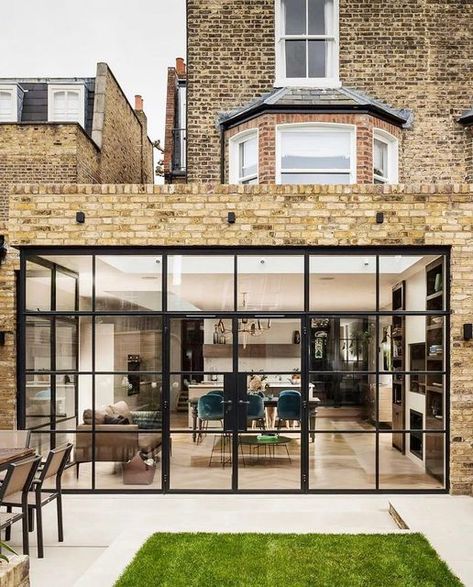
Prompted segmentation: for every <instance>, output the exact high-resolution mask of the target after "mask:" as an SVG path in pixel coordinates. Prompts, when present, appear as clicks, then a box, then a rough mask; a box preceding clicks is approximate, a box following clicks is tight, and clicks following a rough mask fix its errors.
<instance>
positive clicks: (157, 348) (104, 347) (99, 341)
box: [95, 315, 162, 371]
mask: <svg viewBox="0 0 473 587" xmlns="http://www.w3.org/2000/svg"><path fill="white" fill-rule="evenodd" d="M161 367H162V319H161V318H157V317H154V316H133V315H130V316H100V317H99V316H97V317H96V318H95V369H96V370H97V371H160V370H161Z"/></svg>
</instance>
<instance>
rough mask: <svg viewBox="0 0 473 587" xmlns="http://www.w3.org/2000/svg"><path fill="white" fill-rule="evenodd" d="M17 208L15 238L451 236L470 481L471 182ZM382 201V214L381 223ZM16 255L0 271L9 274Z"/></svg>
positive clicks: (95, 195) (470, 480) (439, 241)
mask: <svg viewBox="0 0 473 587" xmlns="http://www.w3.org/2000/svg"><path fill="white" fill-rule="evenodd" d="M78 209H81V210H83V211H84V212H85V214H86V223H85V224H83V225H78V224H76V222H75V212H76V211H77V210H78ZM10 210H11V218H10V223H9V239H10V244H11V245H12V246H22V245H23V246H30V245H39V246H86V245H87V246H109V245H113V246H145V245H154V246H166V245H186V246H216V245H218V246H229V245H239V246H247V245H257V246H275V245H283V246H289V247H290V246H301V245H318V246H341V247H343V246H355V245H356V246H371V245H374V246H379V245H392V246H410V245H436V246H437V245H438V246H440V245H444V246H451V251H452V266H451V305H452V311H453V314H452V331H451V434H450V435H451V439H452V443H451V487H452V492H454V493H464V494H469V493H470V492H471V486H472V484H473V388H472V385H471V382H472V381H473V361H472V360H471V358H472V352H473V342H471V341H470V342H466V341H464V340H463V336H462V325H463V323H465V322H473V239H472V223H473V185H466V184H456V185H409V186H407V185H399V186H374V185H353V186H273V185H265V186H229V185H223V186H222V185H209V184H191V185H185V186H152V185H103V186H99V185H73V184H70V185H62V186H61V185H36V186H17V187H15V188H14V193H13V194H12V196H11V208H10ZM230 210H233V211H235V213H236V223H235V224H234V225H228V224H227V221H226V217H227V212H228V211H230ZM379 211H382V212H384V214H385V222H384V224H376V219H375V216H376V213H377V212H379ZM11 263H12V261H10V264H9V265H6V266H2V268H1V271H0V275H1V276H2V279H4V280H6V281H7V282H8V280H10V283H12V284H13V283H14V281H13V280H14V278H13V276H12V273H13V271H12V270H13V266H12V264H11ZM13 304H14V295H13V291H12V292H11V297H8V296H7V297H6V299H5V301H4V304H2V312H3V316H2V323H3V324H8V325H9V329H10V330H11V329H12V328H14V326H13V324H14V317H15V313H14V305H13ZM12 345H13V343H12V337H10V336H9V337H7V346H6V347H3V348H0V364H1V365H2V367H3V370H2V372H4V373H6V375H5V376H4V377H3V378H2V380H1V381H0V399H1V400H2V403H1V405H2V412H3V414H2V416H1V419H0V424H1V425H5V424H6V423H8V422H11V421H13V419H14V414H12V413H10V412H8V411H9V410H11V409H12V408H13V405H14V395H13V392H14V389H15V380H14V373H15V364H14V353H13V352H12V349H13V347H12ZM5 411H7V413H5Z"/></svg>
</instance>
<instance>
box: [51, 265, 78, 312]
mask: <svg viewBox="0 0 473 587" xmlns="http://www.w3.org/2000/svg"><path fill="white" fill-rule="evenodd" d="M76 286H77V279H76V278H75V277H72V276H70V275H66V274H65V273H61V272H60V271H57V272H56V310H58V311H60V312H67V311H76V310H78V309H79V308H77V307H76Z"/></svg>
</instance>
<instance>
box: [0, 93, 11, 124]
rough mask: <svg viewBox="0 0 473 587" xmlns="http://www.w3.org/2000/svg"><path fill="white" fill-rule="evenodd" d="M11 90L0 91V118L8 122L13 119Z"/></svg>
mask: <svg viewBox="0 0 473 587" xmlns="http://www.w3.org/2000/svg"><path fill="white" fill-rule="evenodd" d="M12 110H13V109H12V92H10V91H9V92H0V120H1V121H2V122H3V121H6V122H8V121H9V120H13V119H14V112H13V111H12Z"/></svg>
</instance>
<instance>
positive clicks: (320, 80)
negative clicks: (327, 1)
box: [274, 0, 342, 88]
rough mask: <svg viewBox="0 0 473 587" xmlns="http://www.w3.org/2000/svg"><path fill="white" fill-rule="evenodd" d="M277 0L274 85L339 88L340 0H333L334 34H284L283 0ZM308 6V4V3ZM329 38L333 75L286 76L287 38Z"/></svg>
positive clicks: (302, 39)
mask: <svg viewBox="0 0 473 587" xmlns="http://www.w3.org/2000/svg"><path fill="white" fill-rule="evenodd" d="M274 1H275V19H274V30H275V54H276V79H275V82H274V86H275V87H276V88H281V87H285V86H296V87H309V88H339V87H341V85H342V84H341V82H340V73H339V69H340V63H339V62H340V25H339V6H338V5H339V0H333V35H284V34H283V26H284V22H283V18H282V6H281V5H282V0H274ZM306 6H308V5H307V4H306ZM286 39H289V40H301V41H307V40H315V41H317V40H322V41H324V40H328V41H333V45H334V47H333V63H332V71H331V75H330V76H327V77H300V78H299V77H297V78H294V77H292V78H291V77H286V51H285V42H284V41H285V40H286Z"/></svg>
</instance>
